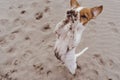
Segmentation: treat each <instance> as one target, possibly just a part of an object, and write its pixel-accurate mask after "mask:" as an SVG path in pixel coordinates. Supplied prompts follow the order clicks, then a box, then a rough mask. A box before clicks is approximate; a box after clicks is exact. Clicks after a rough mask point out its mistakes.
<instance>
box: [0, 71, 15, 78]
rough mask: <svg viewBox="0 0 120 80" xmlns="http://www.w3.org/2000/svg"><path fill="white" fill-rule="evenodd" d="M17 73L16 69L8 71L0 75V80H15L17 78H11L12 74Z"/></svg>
mask: <svg viewBox="0 0 120 80" xmlns="http://www.w3.org/2000/svg"><path fill="white" fill-rule="evenodd" d="M15 72H17V70H16V69H13V70H10V71H8V72H6V73H5V74H0V80H17V78H13V77H11V75H12V74H13V73H15Z"/></svg>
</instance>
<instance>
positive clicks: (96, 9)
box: [91, 5, 103, 18]
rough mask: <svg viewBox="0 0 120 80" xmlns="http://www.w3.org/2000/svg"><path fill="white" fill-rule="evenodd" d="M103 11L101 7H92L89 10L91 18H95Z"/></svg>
mask: <svg viewBox="0 0 120 80" xmlns="http://www.w3.org/2000/svg"><path fill="white" fill-rule="evenodd" d="M102 10H103V6H102V5H101V6H97V7H93V8H91V12H92V14H93V18H96V17H97V16H98V15H99V14H100V13H101V12H102Z"/></svg>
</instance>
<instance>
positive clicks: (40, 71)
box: [33, 64, 44, 74]
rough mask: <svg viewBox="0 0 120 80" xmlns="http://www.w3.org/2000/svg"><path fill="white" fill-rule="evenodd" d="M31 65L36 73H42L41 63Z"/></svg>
mask: <svg viewBox="0 0 120 80" xmlns="http://www.w3.org/2000/svg"><path fill="white" fill-rule="evenodd" d="M33 67H34V69H35V71H36V72H37V73H39V74H41V73H43V70H44V67H43V65H42V64H34V65H33Z"/></svg>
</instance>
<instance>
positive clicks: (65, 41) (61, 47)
mask: <svg viewBox="0 0 120 80" xmlns="http://www.w3.org/2000/svg"><path fill="white" fill-rule="evenodd" d="M61 30H62V33H60V34H59V38H58V39H57V41H56V45H55V53H56V55H58V54H59V58H60V56H61V57H62V55H64V56H65V55H66V54H67V53H68V52H69V51H70V50H72V49H73V48H76V47H77V46H78V44H79V42H80V40H81V36H82V32H83V31H84V27H83V26H82V25H81V24H71V25H69V26H64V28H63V29H61Z"/></svg>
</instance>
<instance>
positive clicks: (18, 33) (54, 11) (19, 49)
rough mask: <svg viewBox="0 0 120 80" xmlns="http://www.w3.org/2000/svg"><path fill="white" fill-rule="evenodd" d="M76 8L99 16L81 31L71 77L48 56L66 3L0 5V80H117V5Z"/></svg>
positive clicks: (101, 0) (41, 0) (89, 2)
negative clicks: (97, 12) (98, 11)
mask: <svg viewBox="0 0 120 80" xmlns="http://www.w3.org/2000/svg"><path fill="white" fill-rule="evenodd" d="M79 2H80V3H81V5H82V6H85V7H94V6H98V5H103V6H104V10H103V12H102V14H100V15H99V16H98V17H97V18H96V19H94V20H91V21H90V22H89V23H88V24H87V25H86V30H85V31H84V33H83V36H82V40H81V43H80V45H79V46H78V48H77V52H78V51H81V50H82V49H83V48H85V47H89V49H88V50H87V51H86V52H85V53H84V54H83V55H81V56H80V57H79V59H78V60H77V63H78V65H79V66H80V67H79V68H78V69H77V70H76V76H73V75H71V74H70V73H69V71H68V69H67V68H66V67H65V66H64V65H63V64H62V63H61V62H60V61H59V60H57V59H56V57H55V56H54V52H53V48H54V44H55V34H53V30H54V28H55V26H56V24H57V23H58V22H59V21H60V20H62V19H63V18H64V15H65V12H66V10H67V9H69V0H0V80H120V0H109V1H106V0H81V1H80V0H79Z"/></svg>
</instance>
